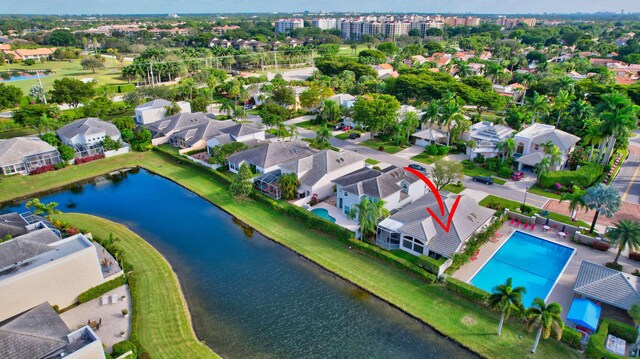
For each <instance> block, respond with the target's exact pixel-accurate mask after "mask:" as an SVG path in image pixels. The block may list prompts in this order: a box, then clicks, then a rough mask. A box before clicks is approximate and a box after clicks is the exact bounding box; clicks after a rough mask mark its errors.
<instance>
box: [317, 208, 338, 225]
mask: <svg viewBox="0 0 640 359" xmlns="http://www.w3.org/2000/svg"><path fill="white" fill-rule="evenodd" d="M311 213H313V214H315V215H316V216H320V217H322V218H324V219H326V220H327V221H331V222H333V223H335V222H336V219H335V218H333V217H331V216H330V215H329V211H327V210H326V209H324V208H314V209H312V210H311Z"/></svg>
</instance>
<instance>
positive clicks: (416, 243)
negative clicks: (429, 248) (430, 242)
mask: <svg viewBox="0 0 640 359" xmlns="http://www.w3.org/2000/svg"><path fill="white" fill-rule="evenodd" d="M402 246H403V247H404V248H406V249H408V250H410V251H412V252H417V253H419V254H422V253H423V252H424V243H422V241H420V240H419V239H416V238H414V237H411V236H402Z"/></svg>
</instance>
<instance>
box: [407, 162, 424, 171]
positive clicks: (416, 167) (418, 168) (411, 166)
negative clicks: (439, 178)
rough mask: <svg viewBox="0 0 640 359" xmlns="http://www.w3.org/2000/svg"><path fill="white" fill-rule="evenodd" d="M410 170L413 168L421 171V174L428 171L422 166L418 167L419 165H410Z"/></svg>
mask: <svg viewBox="0 0 640 359" xmlns="http://www.w3.org/2000/svg"><path fill="white" fill-rule="evenodd" d="M409 168H412V169H414V170H416V171H420V172H426V171H427V169H426V168H424V167H422V166H420V165H417V164H415V163H412V164H410V165H409Z"/></svg>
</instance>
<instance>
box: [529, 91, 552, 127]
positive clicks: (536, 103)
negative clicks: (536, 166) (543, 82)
mask: <svg viewBox="0 0 640 359" xmlns="http://www.w3.org/2000/svg"><path fill="white" fill-rule="evenodd" d="M527 107H528V108H529V111H531V113H532V114H533V115H532V116H531V124H532V125H533V124H534V123H535V122H536V118H537V117H538V116H539V115H540V114H546V113H549V99H548V98H547V96H545V95H540V94H539V93H538V92H537V91H534V92H533V96H532V97H530V98H528V99H527Z"/></svg>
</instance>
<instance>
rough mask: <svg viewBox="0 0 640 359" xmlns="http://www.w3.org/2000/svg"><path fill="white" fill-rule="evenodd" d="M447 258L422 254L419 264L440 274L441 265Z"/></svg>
mask: <svg viewBox="0 0 640 359" xmlns="http://www.w3.org/2000/svg"><path fill="white" fill-rule="evenodd" d="M445 260H446V258H444V257H442V258H440V259H433V258H431V257H429V256H425V255H422V256H420V260H418V266H422V268H424V269H425V270H426V271H427V272H429V273H432V274H435V275H438V271H439V270H440V266H441V265H442V264H443V263H444V262H445Z"/></svg>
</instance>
